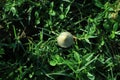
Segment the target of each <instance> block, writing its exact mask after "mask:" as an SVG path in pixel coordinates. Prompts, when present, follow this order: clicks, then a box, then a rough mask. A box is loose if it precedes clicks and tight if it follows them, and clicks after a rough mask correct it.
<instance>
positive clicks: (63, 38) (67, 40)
mask: <svg viewBox="0 0 120 80" xmlns="http://www.w3.org/2000/svg"><path fill="white" fill-rule="evenodd" d="M57 43H58V45H59V46H60V47H62V48H68V47H70V46H72V45H73V43H74V36H73V35H72V34H71V33H70V32H62V33H60V34H59V36H58V37H57Z"/></svg>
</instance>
